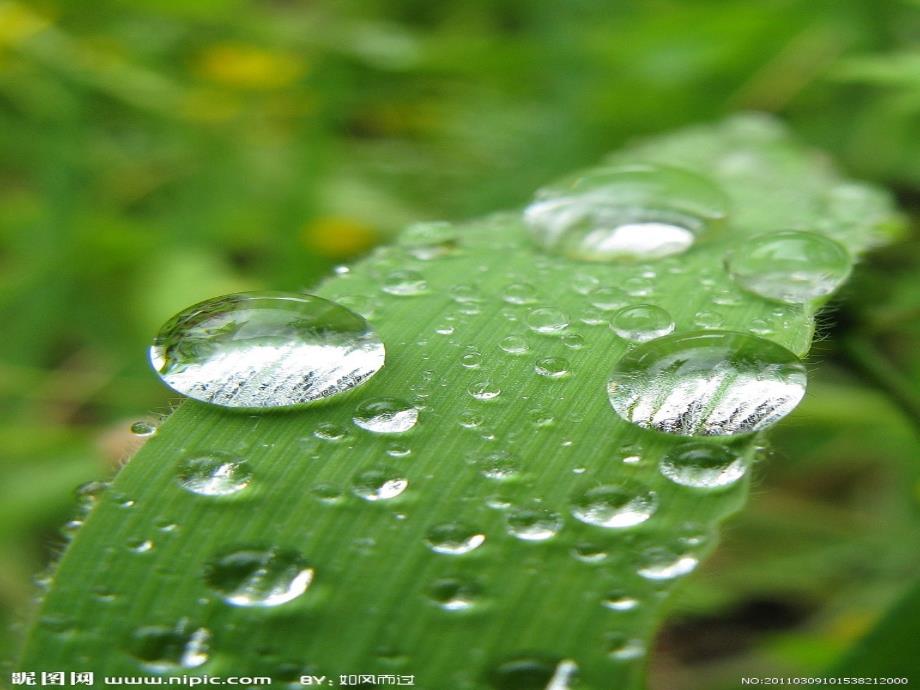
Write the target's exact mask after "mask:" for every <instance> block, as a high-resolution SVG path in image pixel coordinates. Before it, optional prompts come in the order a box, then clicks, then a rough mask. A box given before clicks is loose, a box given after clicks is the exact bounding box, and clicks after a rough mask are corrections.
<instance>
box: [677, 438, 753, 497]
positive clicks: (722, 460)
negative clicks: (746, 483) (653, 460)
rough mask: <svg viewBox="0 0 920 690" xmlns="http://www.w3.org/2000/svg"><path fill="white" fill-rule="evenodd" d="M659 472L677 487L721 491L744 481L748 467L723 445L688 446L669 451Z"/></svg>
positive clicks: (688, 444) (700, 444)
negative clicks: (739, 481) (741, 480)
mask: <svg viewBox="0 0 920 690" xmlns="http://www.w3.org/2000/svg"><path fill="white" fill-rule="evenodd" d="M660 469H661V474H663V475H664V476H665V477H667V478H668V479H670V480H671V481H672V482H675V483H677V484H682V485H684V486H692V487H693V488H696V489H722V488H725V487H727V486H731V485H732V484H734V483H735V482H737V481H738V480H739V479H741V477H743V476H744V473H745V471H746V469H747V467H746V465H745V462H744V458H743V457H742V456H740V455H738V454H737V453H735V452H734V451H733V450H731V449H730V448H726V447H725V446H723V445H718V444H713V443H687V444H684V445H682V446H678V447H677V448H674V449H672V450H671V451H670V452H668V454H667V455H665V456H664V458H663V459H662V461H661V466H660Z"/></svg>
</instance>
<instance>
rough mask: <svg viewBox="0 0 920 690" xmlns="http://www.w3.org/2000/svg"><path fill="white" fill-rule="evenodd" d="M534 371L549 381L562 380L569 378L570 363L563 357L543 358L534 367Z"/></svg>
mask: <svg viewBox="0 0 920 690" xmlns="http://www.w3.org/2000/svg"><path fill="white" fill-rule="evenodd" d="M534 371H536V372H537V373H538V374H539V375H540V376H544V377H546V378H548V379H561V378H565V377H566V376H568V375H569V374H570V373H571V372H570V371H569V362H568V360H566V359H564V358H563V357H543V358H541V359H538V360H537V362H536V364H535V365H534Z"/></svg>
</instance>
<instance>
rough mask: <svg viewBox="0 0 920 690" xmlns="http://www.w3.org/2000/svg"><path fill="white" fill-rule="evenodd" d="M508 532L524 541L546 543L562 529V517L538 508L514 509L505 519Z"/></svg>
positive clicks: (546, 509)
mask: <svg viewBox="0 0 920 690" xmlns="http://www.w3.org/2000/svg"><path fill="white" fill-rule="evenodd" d="M506 521H507V525H508V532H509V533H510V534H511V535H512V536H515V537H517V538H518V539H523V540H524V541H546V540H547V539H552V538H553V537H555V536H556V534H558V533H559V530H560V529H562V516H561V515H559V513H556V512H554V511H552V510H549V509H548V508H541V507H539V506H534V507H525V508H515V509H514V510H512V511H511V512H509V513H508V515H507V517H506Z"/></svg>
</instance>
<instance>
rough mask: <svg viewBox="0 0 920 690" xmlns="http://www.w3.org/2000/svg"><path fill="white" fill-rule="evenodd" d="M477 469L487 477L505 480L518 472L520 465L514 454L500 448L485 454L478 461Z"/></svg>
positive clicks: (515, 475)
mask: <svg viewBox="0 0 920 690" xmlns="http://www.w3.org/2000/svg"><path fill="white" fill-rule="evenodd" d="M479 470H480V472H482V475H483V476H484V477H486V478H488V479H495V480H497V481H507V480H509V479H514V478H515V477H517V476H518V475H519V474H520V472H521V465H520V462H519V461H518V459H517V458H516V457H515V456H514V455H512V454H511V453H509V452H507V451H504V450H500V451H496V452H495V453H489V454H488V455H486V456H485V458H483V459H482V461H481V462H480V463H479Z"/></svg>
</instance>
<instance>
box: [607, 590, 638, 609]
mask: <svg viewBox="0 0 920 690" xmlns="http://www.w3.org/2000/svg"><path fill="white" fill-rule="evenodd" d="M601 604H602V605H603V606H604V608H605V609H610V610H611V611H632V610H634V609H636V608H638V607H639V600H638V599H636V598H635V597H631V596H629V595H628V594H625V593H623V592H621V591H618V590H617V591H613V592H608V593H607V596H605V597H604V600H603V601H602V602H601Z"/></svg>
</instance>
